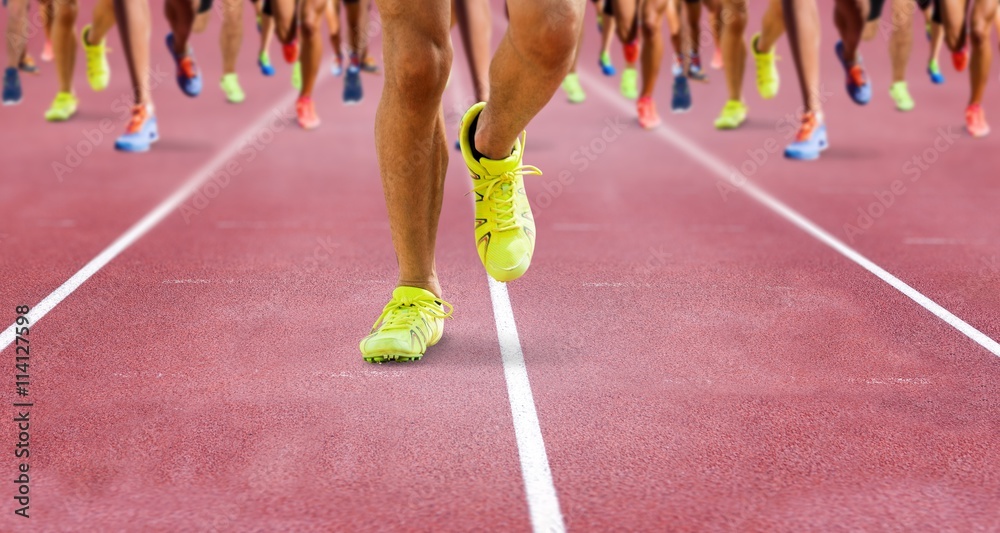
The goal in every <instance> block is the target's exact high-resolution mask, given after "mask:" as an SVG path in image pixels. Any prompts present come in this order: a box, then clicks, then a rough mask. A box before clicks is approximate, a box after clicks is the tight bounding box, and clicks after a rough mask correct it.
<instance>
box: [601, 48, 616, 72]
mask: <svg viewBox="0 0 1000 533" xmlns="http://www.w3.org/2000/svg"><path fill="white" fill-rule="evenodd" d="M597 62H598V64H600V65H601V74H604V75H605V76H614V75H615V66H614V65H613V64H612V63H611V54H609V53H607V52H601V58H600V59H598V60H597Z"/></svg>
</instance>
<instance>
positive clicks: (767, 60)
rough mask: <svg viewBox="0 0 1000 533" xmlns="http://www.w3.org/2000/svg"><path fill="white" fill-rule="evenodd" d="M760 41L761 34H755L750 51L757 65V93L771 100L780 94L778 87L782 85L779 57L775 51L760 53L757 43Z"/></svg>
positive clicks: (751, 40)
mask: <svg viewBox="0 0 1000 533" xmlns="http://www.w3.org/2000/svg"><path fill="white" fill-rule="evenodd" d="M759 41H760V33H755V34H754V36H753V39H750V51H751V52H753V60H754V62H755V63H756V64H757V92H759V93H760V97H761V98H763V99H765V100H770V99H771V98H774V97H775V96H776V95H777V94H778V87H779V86H780V85H781V78H780V77H779V75H778V65H777V62H778V56H777V55H775V53H774V49H771V51H770V52H758V51H757V43H758V42H759Z"/></svg>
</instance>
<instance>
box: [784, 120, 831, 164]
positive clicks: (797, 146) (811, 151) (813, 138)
mask: <svg viewBox="0 0 1000 533" xmlns="http://www.w3.org/2000/svg"><path fill="white" fill-rule="evenodd" d="M827 147H829V143H828V142H827V139H826V124H823V123H821V122H820V121H819V119H817V118H816V113H806V114H804V115H802V127H801V128H800V129H799V133H798V135H796V137H795V142H793V143H792V144H789V145H788V146H786V147H785V157H787V158H788V159H795V160H799V161H811V160H813V159H819V154H820V152H822V151H823V150H826V149H827Z"/></svg>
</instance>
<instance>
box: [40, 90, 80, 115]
mask: <svg viewBox="0 0 1000 533" xmlns="http://www.w3.org/2000/svg"><path fill="white" fill-rule="evenodd" d="M78 103H79V102H77V100H76V96H75V95H74V94H73V93H63V92H60V93H57V94H56V99H55V100H53V101H52V106H51V107H49V110H48V111H46V112H45V120H48V121H49V122H62V121H64V120H69V119H70V118H71V117H72V116H73V115H75V114H76V106H77V104H78Z"/></svg>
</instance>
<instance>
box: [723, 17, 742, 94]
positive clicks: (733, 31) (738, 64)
mask: <svg viewBox="0 0 1000 533" xmlns="http://www.w3.org/2000/svg"><path fill="white" fill-rule="evenodd" d="M722 6H723V7H722V8H723V10H724V13H725V14H726V15H725V17H724V18H723V26H722V68H723V70H724V72H725V74H726V87H727V88H728V89H729V99H730V100H732V101H737V102H739V101H742V100H743V72H744V70H745V68H746V59H747V45H746V39H745V38H744V34H745V32H746V27H747V19H748V18H749V15H748V14H747V2H746V0H723V4H722Z"/></svg>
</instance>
